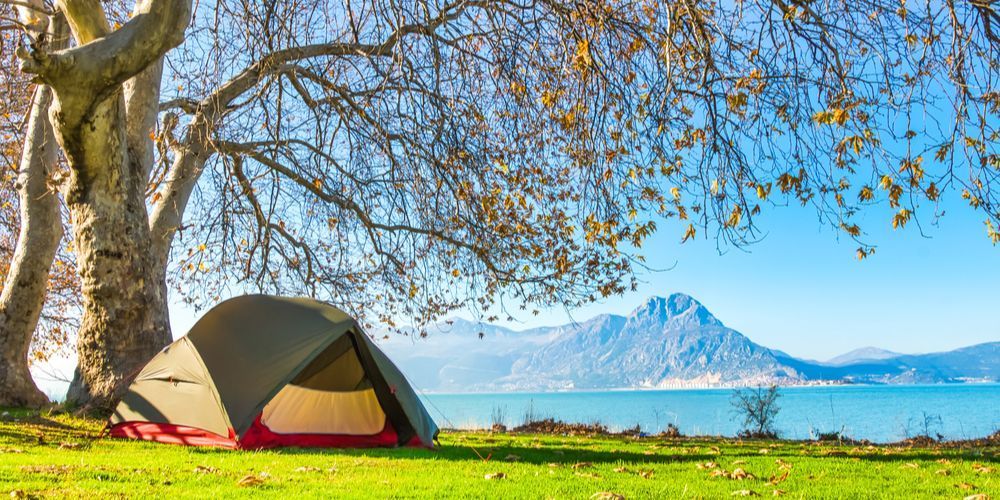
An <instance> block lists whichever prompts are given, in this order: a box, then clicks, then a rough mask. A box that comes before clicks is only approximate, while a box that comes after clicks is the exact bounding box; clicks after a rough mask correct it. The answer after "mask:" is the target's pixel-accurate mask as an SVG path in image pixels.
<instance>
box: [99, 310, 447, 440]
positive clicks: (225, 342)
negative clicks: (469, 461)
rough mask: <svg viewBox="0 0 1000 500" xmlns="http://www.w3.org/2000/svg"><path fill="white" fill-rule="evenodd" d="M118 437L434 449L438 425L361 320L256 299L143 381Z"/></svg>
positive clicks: (171, 353)
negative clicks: (372, 338) (369, 336)
mask: <svg viewBox="0 0 1000 500" xmlns="http://www.w3.org/2000/svg"><path fill="white" fill-rule="evenodd" d="M110 426H111V428H110V434H111V435H112V436H115V437H124V438H133V439H146V440H150V441H158V442H163V443H175V444H184V445H192V446H222V447H228V448H239V449H260V448H273V447H281V446H303V447H376V446H425V447H433V446H434V444H433V443H434V439H435V438H436V437H437V432H438V429H437V425H435V424H434V421H433V420H432V419H431V417H430V415H429V414H428V413H427V410H426V409H425V408H424V406H423V404H422V403H421V402H420V400H419V399H418V398H417V395H416V393H414V391H413V388H412V387H411V386H410V384H409V383H408V382H407V381H406V379H405V378H404V377H403V374H402V373H400V371H399V369H398V368H396V366H395V365H393V363H392V362H391V361H389V358H387V357H386V356H385V354H383V353H382V351H380V350H379V349H378V347H377V346H376V345H375V344H374V343H373V342H372V341H371V340H370V339H369V338H368V336H367V335H365V333H364V332H363V331H361V328H360V327H359V326H358V324H357V323H356V322H355V321H354V319H353V318H351V317H350V316H348V315H347V314H346V313H344V312H343V311H341V310H339V309H337V308H335V307H333V306H330V305H328V304H325V303H322V302H318V301H315V300H311V299H300V298H294V299H293V298H282V297H271V296H266V295H248V296H243V297H237V298H234V299H230V300H227V301H225V302H223V303H221V304H219V305H217V306H216V307H214V308H213V309H212V310H210V311H209V312H207V313H206V314H205V315H204V316H203V317H202V318H201V319H200V320H199V321H198V322H197V323H196V324H195V325H194V327H193V328H192V329H191V331H190V332H188V334H187V336H185V337H182V338H180V339H178V340H177V341H175V342H174V343H173V344H170V345H169V346H167V347H166V348H164V349H163V351H161V352H160V353H159V354H157V355H156V356H155V357H153V359H152V360H151V361H150V362H149V363H148V364H147V365H146V367H145V368H143V369H142V371H141V372H139V375H138V376H137V377H136V379H135V380H134V381H133V382H132V385H131V386H129V389H128V392H127V393H126V394H125V397H124V398H123V399H122V401H121V403H120V404H119V405H118V407H117V408H116V409H115V411H114V413H113V414H112V416H111V420H110Z"/></svg>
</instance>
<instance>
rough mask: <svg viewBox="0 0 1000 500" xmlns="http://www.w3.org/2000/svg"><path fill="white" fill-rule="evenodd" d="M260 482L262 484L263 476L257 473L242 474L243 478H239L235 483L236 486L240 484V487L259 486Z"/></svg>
mask: <svg viewBox="0 0 1000 500" xmlns="http://www.w3.org/2000/svg"><path fill="white" fill-rule="evenodd" d="M262 484H264V478H262V477H261V476H260V475H258V474H249V475H246V476H243V479H240V480H239V481H237V483H236V485H237V486H240V487H242V488H251V487H255V486H260V485H262Z"/></svg>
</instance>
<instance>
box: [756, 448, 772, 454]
mask: <svg viewBox="0 0 1000 500" xmlns="http://www.w3.org/2000/svg"><path fill="white" fill-rule="evenodd" d="M758 453H760V454H761V455H767V454H768V453H771V449H770V448H761V449H760V451H758Z"/></svg>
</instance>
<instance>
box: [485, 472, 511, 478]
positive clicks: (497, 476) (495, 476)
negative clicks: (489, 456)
mask: <svg viewBox="0 0 1000 500" xmlns="http://www.w3.org/2000/svg"><path fill="white" fill-rule="evenodd" d="M483 478H484V479H487V480H499V479H507V474H504V473H503V472H494V473H491V474H487V475H485V476H483Z"/></svg>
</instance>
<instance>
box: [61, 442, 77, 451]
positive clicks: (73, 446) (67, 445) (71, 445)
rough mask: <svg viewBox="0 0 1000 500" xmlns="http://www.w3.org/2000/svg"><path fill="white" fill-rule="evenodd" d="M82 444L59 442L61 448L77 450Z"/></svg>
mask: <svg viewBox="0 0 1000 500" xmlns="http://www.w3.org/2000/svg"><path fill="white" fill-rule="evenodd" d="M81 446H83V445H82V444H80V443H67V442H62V443H59V449H61V450H75V449H78V448H80V447H81Z"/></svg>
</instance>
